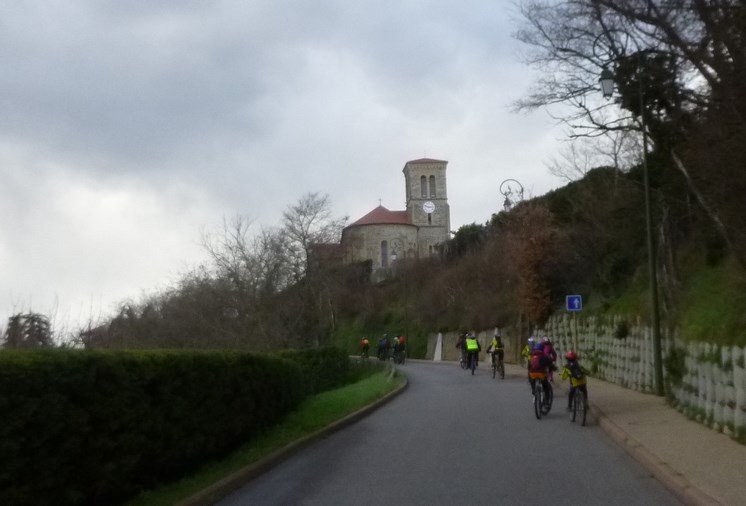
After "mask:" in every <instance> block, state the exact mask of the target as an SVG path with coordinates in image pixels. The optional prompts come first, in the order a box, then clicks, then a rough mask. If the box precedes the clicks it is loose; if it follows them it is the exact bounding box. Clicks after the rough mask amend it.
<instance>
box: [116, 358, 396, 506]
mask: <svg viewBox="0 0 746 506" xmlns="http://www.w3.org/2000/svg"><path fill="white" fill-rule="evenodd" d="M404 381H405V378H404V376H403V375H401V373H399V372H397V371H396V370H395V369H389V368H387V369H384V370H382V371H380V372H377V373H374V374H372V375H371V376H368V377H366V378H364V379H362V380H361V381H358V382H357V383H353V384H351V385H346V386H344V387H342V388H338V389H335V390H330V391H327V392H322V393H320V394H318V395H314V396H312V397H310V398H308V399H306V400H305V401H303V403H301V405H300V406H299V408H298V409H297V410H295V411H293V412H292V413H291V414H289V415H288V416H287V418H285V420H284V421H283V422H282V423H280V424H279V425H277V426H275V427H273V428H272V429H270V430H268V431H267V432H266V433H263V434H261V435H260V436H259V437H258V438H256V439H255V440H253V441H251V442H250V443H247V444H246V445H244V446H243V447H241V448H239V449H238V450H237V451H235V452H234V453H233V454H231V455H230V456H228V457H227V458H225V459H223V460H221V461H217V462H212V463H209V464H207V465H205V466H204V467H203V468H202V469H201V470H199V471H198V472H197V473H195V474H194V475H192V476H189V477H186V478H184V479H182V480H180V481H179V482H176V483H173V484H169V485H165V486H163V487H161V488H158V489H154V490H149V491H146V492H143V493H142V494H140V495H139V496H138V497H137V498H135V499H134V500H132V501H130V502H128V503H127V504H128V506H145V505H147V506H170V505H173V504H176V503H178V502H179V501H182V500H184V499H186V498H188V497H190V496H192V495H194V494H196V493H198V492H199V491H201V490H203V489H205V488H207V487H208V486H210V485H212V484H213V483H215V482H217V481H219V480H221V479H223V478H225V477H226V476H228V475H230V474H232V473H234V472H236V471H238V470H239V469H242V468H244V467H246V466H248V465H250V464H254V463H256V462H258V461H260V460H261V459H263V458H264V457H266V456H268V455H270V454H271V453H273V452H275V451H276V450H279V449H280V448H282V447H284V446H286V445H288V444H290V443H292V442H294V441H297V440H299V439H301V438H303V437H305V436H308V435H310V434H312V433H313V432H315V431H317V430H319V429H321V428H323V427H325V426H327V425H329V424H330V423H333V422H335V421H337V420H339V419H341V418H344V417H345V416H347V415H349V414H351V413H354V412H355V411H357V410H359V409H361V408H363V407H365V406H367V405H368V404H370V403H372V402H374V401H376V400H378V399H380V398H381V397H383V396H384V395H386V394H387V393H389V392H391V391H393V390H394V389H395V388H396V387H398V386H400V385H401V384H402V383H403V382H404Z"/></svg>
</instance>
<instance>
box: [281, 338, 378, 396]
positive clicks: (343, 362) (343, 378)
mask: <svg viewBox="0 0 746 506" xmlns="http://www.w3.org/2000/svg"><path fill="white" fill-rule="evenodd" d="M278 356H279V357H280V358H284V359H288V360H292V361H293V362H295V363H297V364H298V365H299V366H300V368H301V369H302V370H303V389H304V393H305V394H306V395H313V394H317V393H319V392H323V391H325V390H331V389H332V388H336V387H339V386H342V385H346V384H348V383H352V382H354V381H356V380H357V379H359V378H360V375H361V372H364V371H361V370H360V369H359V368H357V369H355V368H352V367H351V365H350V359H349V356H348V355H347V353H345V351H344V350H342V349H341V348H334V347H331V346H330V347H324V348H313V349H307V350H287V351H281V352H279V353H278Z"/></svg>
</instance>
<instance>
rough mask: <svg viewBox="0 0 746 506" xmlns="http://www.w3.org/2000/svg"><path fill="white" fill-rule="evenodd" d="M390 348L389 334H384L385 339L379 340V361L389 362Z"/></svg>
mask: <svg viewBox="0 0 746 506" xmlns="http://www.w3.org/2000/svg"><path fill="white" fill-rule="evenodd" d="M388 346H389V337H388V334H384V335H383V337H382V338H381V339H379V340H378V359H379V360H388V358H389V352H388Z"/></svg>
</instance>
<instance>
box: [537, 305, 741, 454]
mask: <svg viewBox="0 0 746 506" xmlns="http://www.w3.org/2000/svg"><path fill="white" fill-rule="evenodd" d="M625 325H626V327H627V332H626V334H627V335H626V337H624V338H619V337H615V334H617V335H618V334H619V329H620V328H622V327H623V326H625ZM536 335H537V336H542V335H547V336H549V337H550V338H551V339H552V342H553V343H554V345H555V347H556V349H557V352H558V354H561V355H560V356H564V353H565V352H566V351H567V350H570V349H573V350H575V351H577V352H578V353H579V354H580V356H581V363H582V364H583V365H584V367H586V368H587V369H589V370H592V371H593V375H594V376H596V377H598V378H601V379H604V380H606V381H609V382H612V383H616V384H619V385H621V386H624V387H626V388H631V389H634V390H638V391H642V392H652V391H653V386H654V385H653V382H654V371H653V341H652V334H651V330H650V329H649V328H648V327H645V326H643V325H641V323H640V322H639V321H637V322H631V321H628V320H624V319H623V318H621V317H610V318H599V317H577V316H575V315H562V316H556V317H553V318H551V319H550V321H549V322H548V324H547V326H546V328H545V329H543V330H539V331H537V333H536ZM662 353H663V361H664V364H666V365H669V364H670V362H671V359H670V357H671V354H672V353H673V354H674V357H679V360H678V362H677V363H678V364H679V367H678V370H679V374H678V377H679V378H677V377H676V376H677V374H676V371H675V369H677V368H676V367H672V368H671V370H669V369H668V368H664V377H665V381H666V391H667V393H668V395H669V398H670V399H671V402H672V403H673V404H674V405H675V406H676V408H677V409H678V410H679V411H681V412H682V413H684V414H685V415H687V416H689V417H690V418H692V419H694V420H697V421H699V422H701V423H703V424H705V425H707V426H709V427H711V428H713V429H715V430H718V431H722V432H724V433H726V434H729V435H731V436H733V437H735V438H737V439H739V440H742V441H743V440H744V438H746V372H745V369H744V361H745V360H746V348H743V347H739V346H718V345H714V344H710V343H703V342H690V341H684V340H682V339H678V338H669V337H664V338H663V343H662ZM674 362H676V361H674ZM677 379H680V381H677Z"/></svg>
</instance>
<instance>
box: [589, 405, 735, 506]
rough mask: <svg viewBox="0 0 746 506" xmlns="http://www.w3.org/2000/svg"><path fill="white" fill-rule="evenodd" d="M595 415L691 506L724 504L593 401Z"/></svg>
mask: <svg viewBox="0 0 746 506" xmlns="http://www.w3.org/2000/svg"><path fill="white" fill-rule="evenodd" d="M591 406H592V408H593V409H591V410H590V413H591V416H592V417H593V419H594V420H595V421H596V423H597V424H598V426H599V427H601V429H602V430H603V431H604V432H605V433H606V435H607V436H609V438H610V439H611V440H612V441H614V442H615V443H616V444H618V445H619V446H621V447H622V448H623V449H624V450H625V451H626V452H627V453H628V454H629V455H630V456H631V457H632V458H633V459H635V460H636V461H637V462H638V463H639V464H640V465H642V467H644V468H645V469H647V470H648V471H649V472H650V473H651V474H652V476H653V477H654V478H655V479H656V480H658V481H659V482H660V483H661V484H662V485H663V486H664V487H666V489H668V491H669V492H671V493H672V494H673V495H674V496H675V497H676V498H677V499H678V500H679V501H681V502H682V504H685V505H687V506H715V505H722V504H723V503H721V502H719V501H717V500H716V499H715V498H713V497H712V496H710V495H708V494H707V493H706V492H704V491H702V490H701V489H699V488H697V487H695V486H694V485H692V484H691V483H690V482H689V480H687V479H686V476H684V475H683V474H681V473H680V472H678V471H676V470H675V469H674V468H672V467H671V466H670V465H669V464H668V463H666V462H665V461H663V460H662V459H661V458H660V457H658V456H657V455H655V454H654V453H652V452H651V451H650V450H648V449H647V448H645V447H644V446H643V445H642V444H641V443H640V442H639V441H637V440H636V439H635V438H633V437H632V436H630V435H629V434H627V433H626V432H625V431H624V429H622V428H621V427H619V426H618V425H617V424H615V423H614V422H612V421H611V419H610V418H609V417H607V416H606V415H605V414H604V412H603V411H601V410H600V409H599V408H598V407H597V406H595V405H593V404H591Z"/></svg>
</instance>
